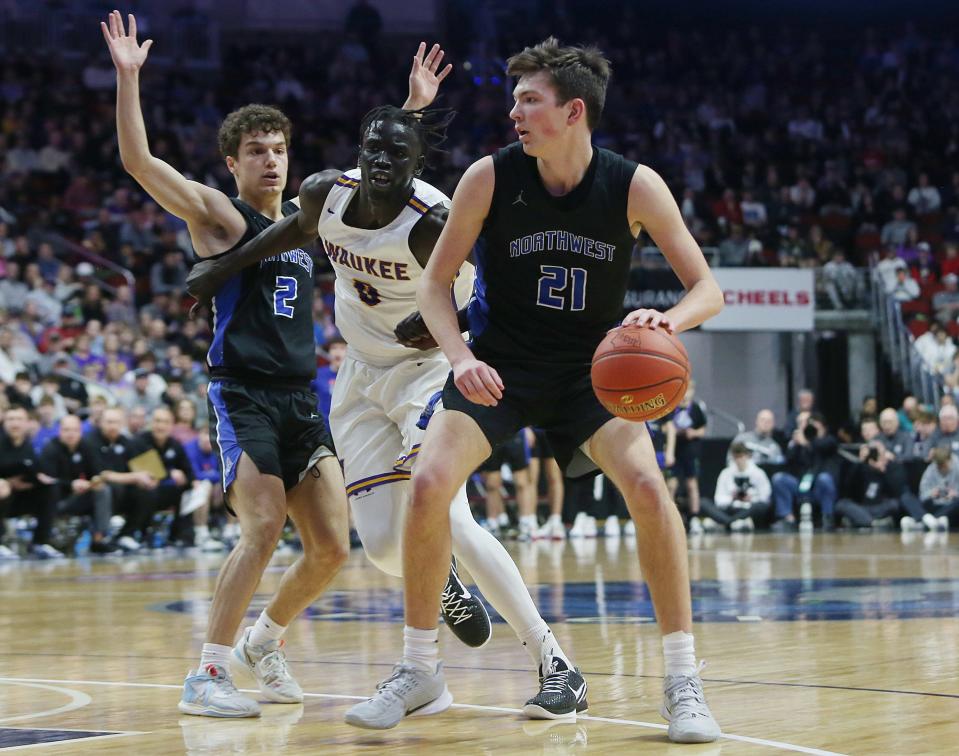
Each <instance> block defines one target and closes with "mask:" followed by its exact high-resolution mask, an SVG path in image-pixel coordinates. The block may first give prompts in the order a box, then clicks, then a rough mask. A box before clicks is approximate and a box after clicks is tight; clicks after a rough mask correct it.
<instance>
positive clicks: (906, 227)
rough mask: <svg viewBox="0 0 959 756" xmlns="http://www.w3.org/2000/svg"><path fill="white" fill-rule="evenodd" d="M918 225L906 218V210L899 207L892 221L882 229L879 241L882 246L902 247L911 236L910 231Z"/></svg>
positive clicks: (894, 212)
mask: <svg viewBox="0 0 959 756" xmlns="http://www.w3.org/2000/svg"><path fill="white" fill-rule="evenodd" d="M915 227H916V224H915V223H913V222H912V221H911V220H909V218H908V217H907V216H906V208H904V207H897V208H896V209H895V210H894V211H893V214H892V220H890V221H889V222H888V223H886V224H885V225H884V226H883V227H882V231H881V232H880V234H879V241H880V242H881V243H882V244H891V245H892V246H893V247H900V246H902V244H903V243H904V242H905V241H906V239H907V238H908V236H909V231H910V230H912V229H914V228H915Z"/></svg>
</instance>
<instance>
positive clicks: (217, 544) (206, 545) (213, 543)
mask: <svg viewBox="0 0 959 756" xmlns="http://www.w3.org/2000/svg"><path fill="white" fill-rule="evenodd" d="M200 551H204V552H207V553H211V554H212V553H215V552H218V551H226V544H225V543H223V542H222V541H218V540H216V538H214V537H213V536H210V537H208V538H207V539H206V540H204V541H203V543H201V544H200Z"/></svg>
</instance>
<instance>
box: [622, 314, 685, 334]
mask: <svg viewBox="0 0 959 756" xmlns="http://www.w3.org/2000/svg"><path fill="white" fill-rule="evenodd" d="M623 325H624V326H630V325H635V326H640V327H645V328H662V329H664V330H666V331H668V332H669V333H672V332H673V330H674V329H675V326H674V325H673V322H672V321H671V320H670V319H669V316H668V315H666V314H664V313H662V312H660V311H659V310H633V311H632V312H631V313H629V315H627V316H626V317H625V318H623Z"/></svg>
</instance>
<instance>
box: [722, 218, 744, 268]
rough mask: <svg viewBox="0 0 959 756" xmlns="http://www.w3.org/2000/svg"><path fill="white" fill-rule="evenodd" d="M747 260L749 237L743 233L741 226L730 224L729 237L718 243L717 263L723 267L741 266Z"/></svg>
mask: <svg viewBox="0 0 959 756" xmlns="http://www.w3.org/2000/svg"><path fill="white" fill-rule="evenodd" d="M748 260H749V239H747V238H746V237H745V236H744V235H743V227H742V226H741V225H739V224H738V223H734V224H733V225H732V229H731V230H730V233H729V237H728V238H726V239H723V241H721V242H720V243H719V264H720V265H722V266H724V267H730V268H733V267H742V266H744V265H746V263H747V262H748Z"/></svg>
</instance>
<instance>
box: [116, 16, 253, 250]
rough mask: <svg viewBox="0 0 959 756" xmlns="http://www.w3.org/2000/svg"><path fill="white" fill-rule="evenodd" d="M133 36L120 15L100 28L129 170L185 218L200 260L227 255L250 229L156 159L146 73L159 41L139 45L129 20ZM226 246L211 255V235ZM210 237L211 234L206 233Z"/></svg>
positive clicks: (216, 196)
mask: <svg viewBox="0 0 959 756" xmlns="http://www.w3.org/2000/svg"><path fill="white" fill-rule="evenodd" d="M128 19H129V33H128V32H127V30H125V29H124V26H123V18H122V17H121V16H120V14H119V12H117V11H113V12H112V13H110V16H109V18H108V22H107V23H104V22H102V21H101V22H100V29H101V31H102V32H103V38H104V39H105V40H106V43H107V47H108V48H109V50H110V57H111V58H113V65H114V66H115V67H116V69H117V139H118V142H119V145H120V160H121V161H122V163H123V168H124V169H125V170H126V172H127V173H129V174H130V175H131V176H132V177H133V178H134V179H136V181H137V183H138V184H140V186H142V187H143V188H144V189H145V190H146V191H147V193H148V194H149V195H150V196H151V197H153V199H155V200H156V201H157V203H158V204H159V205H160V206H161V207H163V208H164V209H165V210H167V211H168V212H170V213H172V214H173V215H176V216H177V217H178V218H182V219H183V220H185V221H186V222H187V225H188V226H189V227H190V233H191V236H192V237H193V241H194V247H195V248H196V252H197V254H198V255H199V256H200V257H206V256H208V255H211V254H216V253H217V252H220V251H222V250H223V249H226V248H228V247H230V246H232V244H235V243H236V240H237V239H239V238H240V236H242V234H243V232H244V230H245V224H244V222H243V218H242V216H241V215H240V213H239V212H238V211H237V210H236V208H234V207H233V205H232V203H231V202H230V200H229V198H228V197H227V196H226V195H225V194H223V193H222V192H220V191H217V190H216V189H211V188H210V187H208V186H204V185H203V184H200V183H198V182H196V181H190V180H189V179H187V178H186V177H185V176H183V175H182V174H181V173H179V172H178V171H177V170H175V169H174V168H173V167H172V166H171V165H169V164H168V163H166V162H164V161H163V160H160V159H159V158H157V157H154V156H153V155H152V154H151V153H150V145H149V143H148V141H147V132H146V126H145V125H144V122H143V112H142V111H141V109H140V69H141V68H142V67H143V64H144V63H145V62H146V59H147V54H148V53H149V51H150V47H151V46H152V45H153V40H150V39H148V40H146V41H145V42H144V43H143V44H142V45H140V44H138V43H137V39H136V35H137V25H136V19H135V18H134V17H133V14H130V15H129V16H128ZM211 230H212V231H213V235H214V236H215V237H217V238H219V239H222V246H221V247H220V248H219V249H217V248H213V249H206V248H205V247H206V246H207V245H206V244H204V237H205V236H207V235H208V234H209V233H210V231H211ZM204 232H206V233H204Z"/></svg>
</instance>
